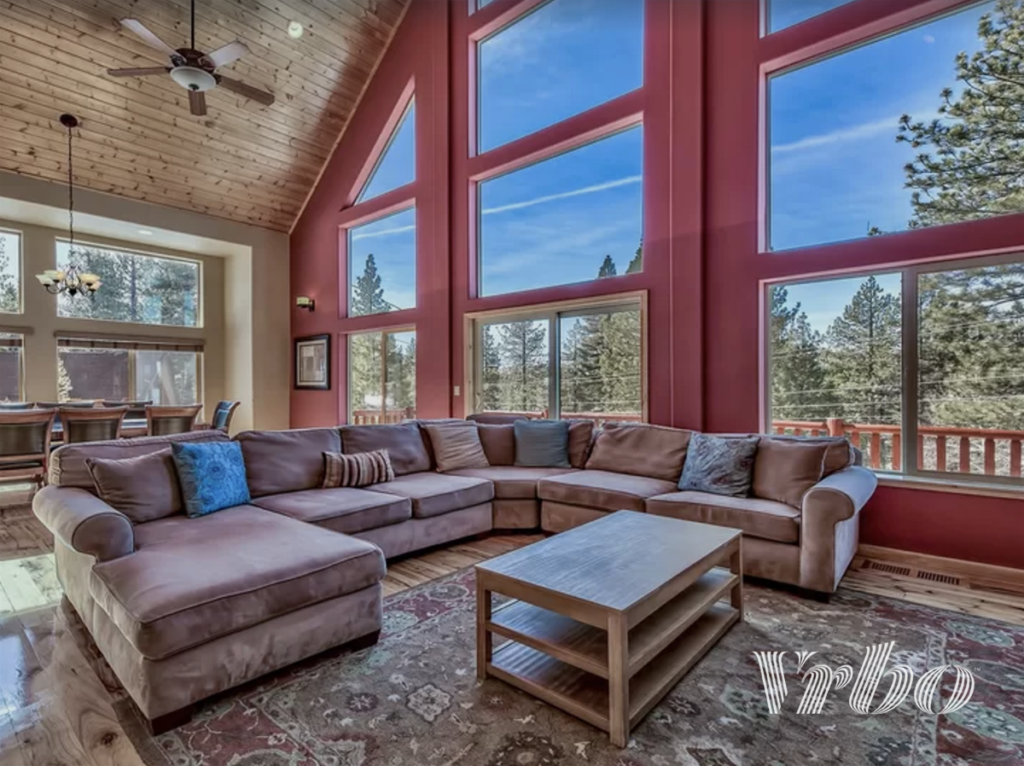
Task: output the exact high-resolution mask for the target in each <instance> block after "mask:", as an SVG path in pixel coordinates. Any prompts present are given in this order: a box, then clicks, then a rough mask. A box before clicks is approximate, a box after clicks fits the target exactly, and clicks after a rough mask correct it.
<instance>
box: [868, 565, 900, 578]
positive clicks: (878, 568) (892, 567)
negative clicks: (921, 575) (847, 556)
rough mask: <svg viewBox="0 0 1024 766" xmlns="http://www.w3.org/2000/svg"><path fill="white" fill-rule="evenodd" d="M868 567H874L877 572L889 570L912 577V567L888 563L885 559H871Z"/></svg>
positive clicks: (891, 572) (892, 572) (889, 571)
mask: <svg viewBox="0 0 1024 766" xmlns="http://www.w3.org/2000/svg"><path fill="white" fill-rule="evenodd" d="M868 569H874V570H875V571H877V572H888V573H889V574H895V575H903V576H904V577H910V567H901V566H899V565H898V564H886V563H885V562H884V561H869V562H868Z"/></svg>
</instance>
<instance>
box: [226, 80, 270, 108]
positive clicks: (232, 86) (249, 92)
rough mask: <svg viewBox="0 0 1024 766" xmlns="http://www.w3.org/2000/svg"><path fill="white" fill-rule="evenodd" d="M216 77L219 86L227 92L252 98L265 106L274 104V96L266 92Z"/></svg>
mask: <svg viewBox="0 0 1024 766" xmlns="http://www.w3.org/2000/svg"><path fill="white" fill-rule="evenodd" d="M214 77H216V78H217V84H218V85H220V86H222V87H223V88H224V89H225V90H230V91H231V92H232V93H237V94H238V95H239V96H245V98H251V99H252V100H253V101H257V102H259V103H261V104H263V105H264V106H270V105H271V104H273V103H274V96H273V94H271V93H267V92H266V91H265V90H260V89H259V88H254V87H252V86H251V85H246V84H245V83H244V82H240V81H239V80H232V79H231V78H230V77H224V76H223V75H219V74H217V75H214Z"/></svg>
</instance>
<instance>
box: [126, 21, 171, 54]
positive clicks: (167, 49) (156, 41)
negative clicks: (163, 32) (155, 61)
mask: <svg viewBox="0 0 1024 766" xmlns="http://www.w3.org/2000/svg"><path fill="white" fill-rule="evenodd" d="M121 26H122V27H124V28H125V29H128V30H130V31H132V32H134V33H135V34H136V35H138V36H139V37H141V38H142V39H143V40H145V41H146V42H147V43H149V44H150V45H151V46H152V47H154V48H156V49H157V50H158V51H163V52H164V53H166V54H167V55H168V56H177V55H178V52H177V51H176V50H174V48H172V47H171V46H170V45H168V44H167V43H165V42H164V41H163V40H161V39H160V38H159V37H157V36H156V35H154V34H153V33H152V32H150V31H149V30H148V29H146V27H144V26H143V25H142V22H141V21H138V20H137V19H121Z"/></svg>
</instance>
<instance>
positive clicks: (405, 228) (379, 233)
mask: <svg viewBox="0 0 1024 766" xmlns="http://www.w3.org/2000/svg"><path fill="white" fill-rule="evenodd" d="M415 228H416V224H409V225H408V226H396V227H395V228H393V229H381V230H380V231H368V232H365V233H363V234H353V235H352V241H353V242H355V241H356V240H357V239H370V238H371V237H386V236H388V235H389V234H401V233H402V232H403V231H413V230H414V229H415Z"/></svg>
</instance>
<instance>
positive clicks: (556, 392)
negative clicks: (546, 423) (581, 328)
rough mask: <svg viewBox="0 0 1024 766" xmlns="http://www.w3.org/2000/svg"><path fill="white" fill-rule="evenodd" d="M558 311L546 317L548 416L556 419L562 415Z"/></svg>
mask: <svg viewBox="0 0 1024 766" xmlns="http://www.w3.org/2000/svg"><path fill="white" fill-rule="evenodd" d="M559 323H560V320H559V317H558V312H553V313H552V314H551V316H550V317H548V364H549V366H550V374H549V375H548V417H550V418H552V419H554V420H558V419H560V418H561V417H562V401H561V396H560V392H561V389H562V386H561V377H562V354H561V344H560V343H559V342H558V339H559V332H560V331H561V327H560V324H559Z"/></svg>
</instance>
